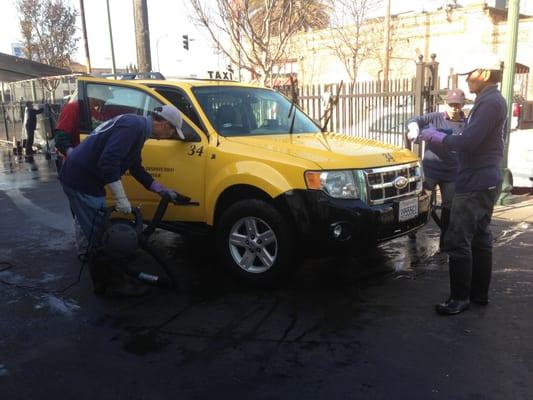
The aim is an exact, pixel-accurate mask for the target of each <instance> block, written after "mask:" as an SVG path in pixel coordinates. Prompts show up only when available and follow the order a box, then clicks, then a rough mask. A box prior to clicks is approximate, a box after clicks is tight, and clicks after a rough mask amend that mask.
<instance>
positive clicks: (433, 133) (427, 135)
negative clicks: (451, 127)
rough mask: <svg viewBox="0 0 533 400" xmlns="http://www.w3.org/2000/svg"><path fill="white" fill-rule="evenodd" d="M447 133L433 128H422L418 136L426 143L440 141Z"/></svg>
mask: <svg viewBox="0 0 533 400" xmlns="http://www.w3.org/2000/svg"><path fill="white" fill-rule="evenodd" d="M446 136H447V135H446V134H445V133H444V132H440V131H438V130H436V129H435V128H427V129H424V130H422V133H421V134H420V138H421V139H422V140H425V141H426V142H428V143H442V142H443V141H444V138H445V137H446Z"/></svg>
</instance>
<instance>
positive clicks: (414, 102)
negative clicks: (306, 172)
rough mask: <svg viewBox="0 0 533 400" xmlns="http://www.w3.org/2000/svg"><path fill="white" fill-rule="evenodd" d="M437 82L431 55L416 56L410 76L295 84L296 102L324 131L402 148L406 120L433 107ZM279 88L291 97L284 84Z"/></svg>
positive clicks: (434, 63)
mask: <svg viewBox="0 0 533 400" xmlns="http://www.w3.org/2000/svg"><path fill="white" fill-rule="evenodd" d="M439 82H440V79H439V78H438V63H437V62H435V58H434V57H432V60H431V61H430V62H424V61H423V60H422V58H419V62H418V63H417V68H416V76H415V77H413V78H411V79H398V80H389V81H387V82H386V83H385V82H384V81H371V82H359V83H356V84H348V85H344V84H316V85H305V86H301V87H298V90H297V102H298V105H299V106H300V107H301V108H302V109H303V110H304V111H305V112H306V113H307V114H308V115H309V116H310V117H311V118H313V119H314V120H315V121H316V122H317V123H318V124H319V125H320V126H321V127H323V129H325V130H326V131H332V132H337V133H343V134H346V135H352V136H359V137H364V138H368V139H373V140H378V141H380V142H385V143H389V144H393V145H397V146H401V147H408V145H409V143H406V137H405V133H406V122H407V120H408V119H409V118H411V117H412V116H414V115H421V114H424V113H428V112H433V111H437V108H438V104H439V103H440V102H441V99H440V96H441V94H442V93H441V91H440V87H439ZM279 89H281V90H280V91H282V92H284V93H285V94H286V95H287V96H288V97H289V98H292V97H293V96H292V95H291V93H290V92H291V88H290V87H287V86H285V87H283V88H279ZM415 151H418V152H419V151H420V150H419V149H415Z"/></svg>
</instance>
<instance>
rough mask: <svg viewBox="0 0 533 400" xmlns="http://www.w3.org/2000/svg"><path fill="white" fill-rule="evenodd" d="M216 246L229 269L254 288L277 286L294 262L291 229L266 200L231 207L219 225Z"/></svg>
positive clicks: (236, 204)
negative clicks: (275, 283) (273, 284)
mask: <svg viewBox="0 0 533 400" xmlns="http://www.w3.org/2000/svg"><path fill="white" fill-rule="evenodd" d="M232 237H233V239H231V238H232ZM216 246H217V253H218V256H219V259H220V260H221V261H222V262H223V263H224V265H225V266H226V268H227V269H228V270H229V271H230V272H231V273H232V274H233V275H235V276H237V277H238V278H239V279H241V280H243V281H245V282H246V283H250V284H254V285H260V286H264V285H269V284H271V283H273V282H275V281H276V280H278V279H279V278H280V277H281V276H282V275H284V274H285V273H287V272H288V271H289V269H290V267H291V265H292V262H293V250H294V249H293V234H292V231H291V229H290V225H289V223H288V221H286V219H285V218H284V217H283V215H282V214H281V213H280V212H279V211H278V210H277V209H276V208H275V207H274V206H273V205H271V204H270V203H268V202H266V201H263V200H257V199H248V200H241V201H238V202H237V203H235V204H232V205H231V206H230V207H228V208H227V209H226V210H225V211H224V212H223V214H222V216H221V218H220V220H219V222H218V225H217V229H216ZM239 261H240V263H239ZM269 264H270V265H269ZM241 265H242V266H241Z"/></svg>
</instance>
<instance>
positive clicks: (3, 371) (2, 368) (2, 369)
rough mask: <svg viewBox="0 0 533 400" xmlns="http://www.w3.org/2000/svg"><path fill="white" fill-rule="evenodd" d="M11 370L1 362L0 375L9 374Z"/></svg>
mask: <svg viewBox="0 0 533 400" xmlns="http://www.w3.org/2000/svg"><path fill="white" fill-rule="evenodd" d="M8 375H9V371H8V370H7V368H6V366H5V365H4V364H0V376H8Z"/></svg>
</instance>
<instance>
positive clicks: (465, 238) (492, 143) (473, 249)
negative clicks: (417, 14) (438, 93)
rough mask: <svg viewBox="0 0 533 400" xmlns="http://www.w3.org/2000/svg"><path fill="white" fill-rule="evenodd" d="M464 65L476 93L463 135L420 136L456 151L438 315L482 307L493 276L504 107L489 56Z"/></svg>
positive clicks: (492, 58) (494, 60)
mask: <svg viewBox="0 0 533 400" xmlns="http://www.w3.org/2000/svg"><path fill="white" fill-rule="evenodd" d="M472 60H473V64H471V65H470V66H469V67H465V69H463V71H462V72H464V73H463V74H461V75H466V81H467V83H468V88H469V90H470V92H472V93H475V94H476V100H475V102H474V106H473V108H472V110H471V111H470V114H469V116H468V120H467V123H466V125H465V127H464V129H463V133H462V135H446V134H445V133H443V132H439V131H437V130H436V129H433V128H429V129H424V130H423V131H422V133H421V134H420V138H421V139H422V140H424V141H426V142H427V143H430V144H432V145H435V146H441V147H442V149H443V150H445V151H456V152H457V155H458V159H459V171H458V175H457V181H456V186H455V197H454V200H453V205H452V210H451V217H450V225H449V228H448V232H447V234H446V236H445V238H444V250H445V251H447V252H448V254H449V268H450V289H451V293H450V297H449V298H448V300H446V301H445V302H444V303H441V304H438V305H437V306H436V311H437V312H438V313H439V314H442V315H453V314H458V313H460V312H462V311H464V310H466V309H468V307H469V306H470V303H471V302H472V303H475V304H479V305H487V304H488V301H489V298H488V292H489V285H490V280H491V275H492V234H491V232H490V229H489V225H490V221H491V218H492V212H493V209H494V204H495V202H496V199H497V198H498V195H499V191H500V185H501V182H502V176H501V171H500V163H501V161H502V158H503V146H504V143H503V133H504V126H505V124H506V119H507V105H506V103H505V100H504V98H503V97H502V95H501V94H500V92H499V90H498V87H497V84H498V82H499V81H500V80H501V67H500V61H499V60H498V59H497V58H496V57H495V56H493V55H487V56H480V57H473V58H472Z"/></svg>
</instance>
